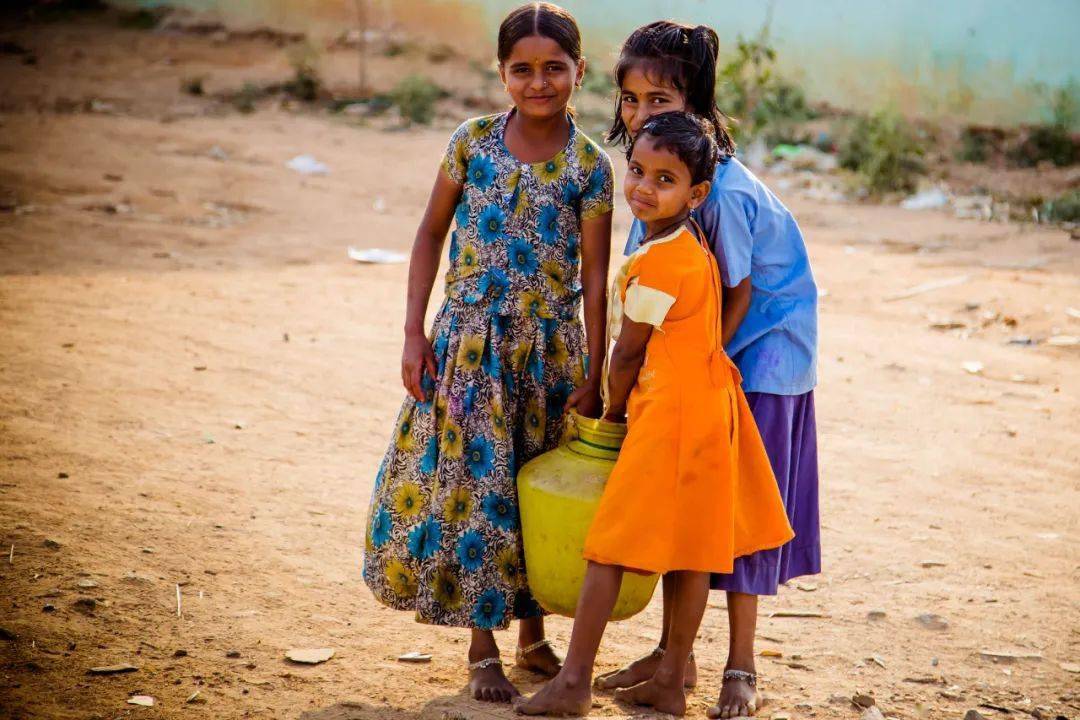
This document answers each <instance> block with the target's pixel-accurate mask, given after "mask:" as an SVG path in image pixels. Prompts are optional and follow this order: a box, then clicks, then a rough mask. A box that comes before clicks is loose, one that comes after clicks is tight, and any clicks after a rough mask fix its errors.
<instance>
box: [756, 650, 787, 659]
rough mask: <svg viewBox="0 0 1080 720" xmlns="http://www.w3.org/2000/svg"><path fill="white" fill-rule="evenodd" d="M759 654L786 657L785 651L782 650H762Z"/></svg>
mask: <svg viewBox="0 0 1080 720" xmlns="http://www.w3.org/2000/svg"><path fill="white" fill-rule="evenodd" d="M758 655H760V656H761V657H767V658H782V657H784V653H782V652H780V651H779V650H762V651H761V652H759V653H758Z"/></svg>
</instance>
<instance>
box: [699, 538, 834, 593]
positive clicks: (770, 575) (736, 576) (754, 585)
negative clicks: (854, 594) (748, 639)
mask: <svg viewBox="0 0 1080 720" xmlns="http://www.w3.org/2000/svg"><path fill="white" fill-rule="evenodd" d="M783 550H784V552H785V553H788V556H787V557H786V558H785V563H784V568H783V570H781V569H780V568H779V567H778V566H779V564H780V558H779V557H770V558H767V559H764V560H763V561H761V562H760V563H756V564H758V565H759V567H757V568H751V569H747V567H746V564H744V565H743V566H742V567H740V568H738V572H736V569H735V568H732V572H728V573H713V574H712V577H711V578H710V579H709V589H710V590H716V591H720V592H737V593H743V594H745V595H769V596H772V595H776V594H778V593H779V591H780V586H781V585H783V584H785V583H787V582H790V581H791V580H794V579H795V578H799V577H806V576H809V575H819V574H820V573H821V545H820V544H810V545H805V546H803V547H799V548H792V547H791V546H784V548H783ZM792 555H794V556H795V557H794V558H793V557H791V556H792Z"/></svg>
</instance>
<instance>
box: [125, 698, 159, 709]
mask: <svg viewBox="0 0 1080 720" xmlns="http://www.w3.org/2000/svg"><path fill="white" fill-rule="evenodd" d="M128 705H141V706H142V707H154V698H152V697H150V696H149V695H132V696H131V697H129V698H128Z"/></svg>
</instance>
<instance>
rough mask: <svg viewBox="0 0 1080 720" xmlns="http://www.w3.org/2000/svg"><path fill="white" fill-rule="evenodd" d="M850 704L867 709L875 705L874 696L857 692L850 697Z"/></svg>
mask: <svg viewBox="0 0 1080 720" xmlns="http://www.w3.org/2000/svg"><path fill="white" fill-rule="evenodd" d="M851 702H852V704H854V705H855V707H861V708H868V707H873V706H874V705H876V704H877V701H876V700H874V696H873V695H870V694H868V693H863V692H857V693H855V694H854V695H852V696H851Z"/></svg>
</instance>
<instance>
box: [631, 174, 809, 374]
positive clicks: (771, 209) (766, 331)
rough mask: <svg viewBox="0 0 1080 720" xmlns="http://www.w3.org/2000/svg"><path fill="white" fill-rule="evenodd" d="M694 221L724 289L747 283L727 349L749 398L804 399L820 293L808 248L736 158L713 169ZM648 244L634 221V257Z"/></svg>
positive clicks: (773, 198)
mask: <svg viewBox="0 0 1080 720" xmlns="http://www.w3.org/2000/svg"><path fill="white" fill-rule="evenodd" d="M694 216H695V218H696V219H697V221H698V223H700V224H701V228H702V230H704V231H705V234H706V235H707V236H708V242H709V243H710V244H711V245H712V249H713V254H714V255H715V256H716V260H717V264H718V265H719V267H720V276H721V277H722V278H723V281H724V285H726V286H727V287H735V286H736V285H738V284H739V283H740V282H742V281H743V280H744V279H746V277H747V276H749V277H750V283H751V285H752V287H753V289H752V291H751V294H750V309H749V310H748V311H747V313H746V319H744V320H743V322H742V325H740V326H739V329H738V331H737V332H736V333H735V337H733V338H732V339H731V342H730V343H729V344H728V346H727V351H728V354H729V355H730V356H731V359H732V360H734V361H735V364H736V365H737V366H738V368H739V372H740V373H742V376H743V389H744V390H745V391H746V392H763V393H772V394H774V395H802V394H803V393H807V392H810V391H811V390H813V389H814V386H815V385H816V384H817V302H818V291H817V285H815V283H814V275H813V273H812V272H811V271H810V258H809V257H808V256H807V253H806V242H805V241H804V240H803V236H802V232H801V231H800V230H799V226H798V224H797V223H796V222H795V218H794V217H792V215H791V212H790V211H789V210H788V209H787V208H786V207H784V204H783V203H782V202H780V199H779V198H777V197H776V195H774V194H773V193H772V191H771V190H769V188H767V187H765V185H764V183H762V182H761V181H760V180H758V179H757V178H756V177H755V176H754V174H753V173H752V172H750V171H749V170H748V169H747V168H746V166H745V165H743V164H742V163H741V162H739V161H738V160H737V159H735V158H731V159H730V160H729V161H728V162H726V163H722V164H720V165H718V166H717V168H716V172H715V173H714V174H713V182H712V190H711V191H710V192H709V197H708V198H706V199H705V202H704V203H703V204H702V205H701V207H699V208H698V209H697V210H696V211H695V212H694ZM644 236H645V225H644V223H642V222H641V221H640V220H635V221H634V224H633V226H632V227H631V228H630V237H629V239H628V240H627V241H626V250H625V252H626V254H630V253H632V252H633V251H634V250H636V249H637V248H638V246H639V245H640V244H641V240H642V238H643V237H644Z"/></svg>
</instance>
